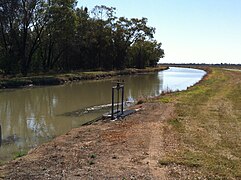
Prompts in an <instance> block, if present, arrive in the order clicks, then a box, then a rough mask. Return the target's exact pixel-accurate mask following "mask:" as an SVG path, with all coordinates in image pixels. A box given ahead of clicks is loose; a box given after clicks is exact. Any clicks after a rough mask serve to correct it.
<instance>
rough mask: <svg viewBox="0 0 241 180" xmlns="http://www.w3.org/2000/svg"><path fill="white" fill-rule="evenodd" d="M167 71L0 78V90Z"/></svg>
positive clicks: (134, 70)
mask: <svg viewBox="0 0 241 180" xmlns="http://www.w3.org/2000/svg"><path fill="white" fill-rule="evenodd" d="M167 69H168V67H163V66H159V67H153V68H145V69H134V68H131V69H125V70H120V71H93V72H71V73H65V74H49V75H37V76H29V77H2V78H0V89H9V88H21V87H32V86H50V85H61V84H65V83H70V82H76V81H82V80H98V79H105V78H111V77H114V76H123V75H134V74H140V73H150V72H157V71H163V70H167Z"/></svg>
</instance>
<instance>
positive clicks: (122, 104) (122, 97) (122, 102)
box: [121, 85, 124, 114]
mask: <svg viewBox="0 0 241 180" xmlns="http://www.w3.org/2000/svg"><path fill="white" fill-rule="evenodd" d="M123 112H124V86H123V85H122V87H121V114H123Z"/></svg>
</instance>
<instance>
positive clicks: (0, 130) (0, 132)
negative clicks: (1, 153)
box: [0, 124, 2, 147]
mask: <svg viewBox="0 0 241 180" xmlns="http://www.w3.org/2000/svg"><path fill="white" fill-rule="evenodd" d="M1 146H2V126H1V124H0V147H1Z"/></svg>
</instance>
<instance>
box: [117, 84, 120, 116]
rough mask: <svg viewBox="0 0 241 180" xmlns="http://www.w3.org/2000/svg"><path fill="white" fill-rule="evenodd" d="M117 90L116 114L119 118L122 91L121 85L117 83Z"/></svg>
mask: <svg viewBox="0 0 241 180" xmlns="http://www.w3.org/2000/svg"><path fill="white" fill-rule="evenodd" d="M116 89H117V110H116V113H117V116H118V113H119V96H120V95H119V94H120V93H119V91H120V83H119V82H118V83H117V86H116Z"/></svg>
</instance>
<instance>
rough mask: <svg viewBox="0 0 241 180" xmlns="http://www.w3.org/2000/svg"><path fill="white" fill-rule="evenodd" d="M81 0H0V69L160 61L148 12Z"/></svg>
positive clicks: (32, 69)
mask: <svg viewBox="0 0 241 180" xmlns="http://www.w3.org/2000/svg"><path fill="white" fill-rule="evenodd" d="M76 5H77V1H76V0H1V2H0V71H1V72H2V73H4V74H18V73H21V74H22V75H27V74H28V73H30V72H35V73H36V72H49V71H70V70H113V69H114V70H115V69H124V68H126V67H135V68H144V67H146V66H155V65H157V62H158V61H159V59H160V58H162V57H163V56H164V51H163V49H162V48H161V45H162V44H161V43H159V42H157V41H156V40H155V39H154V37H153V36H154V34H155V28H153V27H150V26H148V25H147V22H148V20H147V18H141V19H138V18H130V19H129V18H125V17H116V16H115V11H116V9H115V8H113V7H106V6H96V7H94V8H93V9H92V10H91V11H89V10H88V9H87V8H84V7H81V8H77V7H76Z"/></svg>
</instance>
